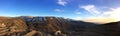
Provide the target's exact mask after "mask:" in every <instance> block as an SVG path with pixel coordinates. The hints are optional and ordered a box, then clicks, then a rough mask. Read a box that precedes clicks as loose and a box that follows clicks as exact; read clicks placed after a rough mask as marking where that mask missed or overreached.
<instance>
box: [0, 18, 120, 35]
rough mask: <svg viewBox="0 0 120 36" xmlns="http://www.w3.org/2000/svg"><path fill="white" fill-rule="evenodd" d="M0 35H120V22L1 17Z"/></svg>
mask: <svg viewBox="0 0 120 36" xmlns="http://www.w3.org/2000/svg"><path fill="white" fill-rule="evenodd" d="M0 36H120V22H119V21H118V22H111V23H104V24H98V23H91V22H84V21H78V20H73V19H68V18H63V17H52V16H46V17H31V16H20V17H0Z"/></svg>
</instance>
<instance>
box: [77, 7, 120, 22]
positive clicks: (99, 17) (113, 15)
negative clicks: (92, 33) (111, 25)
mask: <svg viewBox="0 0 120 36" xmlns="http://www.w3.org/2000/svg"><path fill="white" fill-rule="evenodd" d="M79 8H82V9H84V10H86V11H88V12H89V13H90V14H92V15H94V16H92V17H88V18H84V19H82V20H83V21H87V22H96V23H108V22H117V21H120V16H119V15H120V7H117V8H108V9H111V10H108V11H103V12H100V11H98V9H100V8H98V7H96V6H95V5H86V6H79ZM101 8H102V7H101ZM101 11H102V9H101ZM76 19H77V20H81V18H77V17H76Z"/></svg>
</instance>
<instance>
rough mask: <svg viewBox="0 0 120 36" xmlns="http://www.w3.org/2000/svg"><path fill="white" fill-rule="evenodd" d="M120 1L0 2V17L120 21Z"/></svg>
mask: <svg viewBox="0 0 120 36" xmlns="http://www.w3.org/2000/svg"><path fill="white" fill-rule="evenodd" d="M119 2H120V0H0V16H57V17H65V18H70V19H75V20H83V21H88V22H113V21H119V20H120V16H119V15H120V4H119Z"/></svg>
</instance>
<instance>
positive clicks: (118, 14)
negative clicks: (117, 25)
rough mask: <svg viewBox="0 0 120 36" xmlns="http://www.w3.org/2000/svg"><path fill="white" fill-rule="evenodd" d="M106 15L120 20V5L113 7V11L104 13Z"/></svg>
mask: <svg viewBox="0 0 120 36" xmlns="http://www.w3.org/2000/svg"><path fill="white" fill-rule="evenodd" d="M103 15H104V16H106V17H111V18H114V19H116V20H117V21H120V7H118V8H115V9H114V8H112V10H111V11H106V12H104V13H103Z"/></svg>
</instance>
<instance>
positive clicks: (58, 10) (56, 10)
mask: <svg viewBox="0 0 120 36" xmlns="http://www.w3.org/2000/svg"><path fill="white" fill-rule="evenodd" d="M54 11H55V12H62V11H63V10H61V9H55V10H54Z"/></svg>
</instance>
